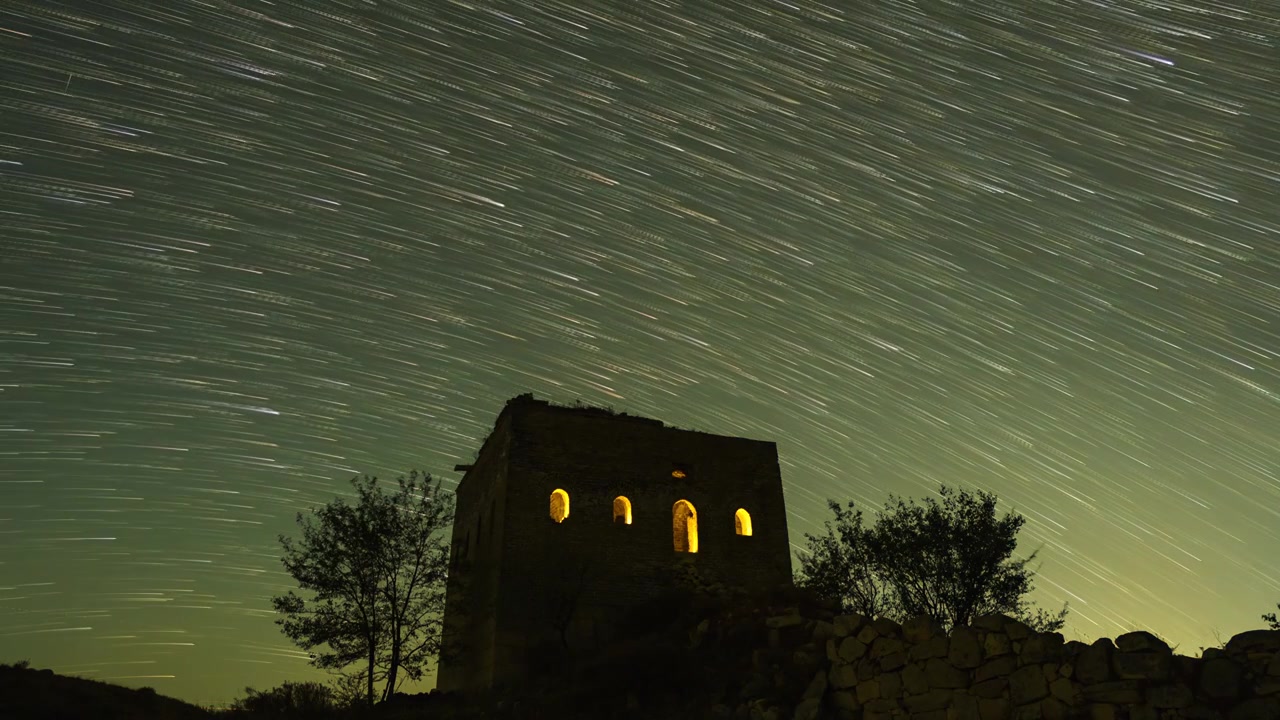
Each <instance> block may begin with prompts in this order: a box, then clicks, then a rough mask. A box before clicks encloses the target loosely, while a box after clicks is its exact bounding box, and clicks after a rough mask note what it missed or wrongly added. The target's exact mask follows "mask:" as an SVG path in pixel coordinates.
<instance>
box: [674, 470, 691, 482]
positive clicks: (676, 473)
mask: <svg viewBox="0 0 1280 720" xmlns="http://www.w3.org/2000/svg"><path fill="white" fill-rule="evenodd" d="M671 477H673V478H676V479H677V480H683V479H685V478H687V477H689V476H688V475H686V474H685V472H684V471H683V470H681V469H680V468H676V469H675V470H672V471H671Z"/></svg>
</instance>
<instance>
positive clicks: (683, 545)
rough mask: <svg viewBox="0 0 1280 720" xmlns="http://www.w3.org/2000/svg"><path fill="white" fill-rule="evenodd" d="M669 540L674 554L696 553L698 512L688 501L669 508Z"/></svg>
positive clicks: (680, 501)
mask: <svg viewBox="0 0 1280 720" xmlns="http://www.w3.org/2000/svg"><path fill="white" fill-rule="evenodd" d="M671 539H672V540H673V541H674V542H675V547H676V552H691V553H696V552H698V512H697V511H696V510H694V509H693V503H691V502H689V501H688V500H677V501H676V504H675V505H672V506H671Z"/></svg>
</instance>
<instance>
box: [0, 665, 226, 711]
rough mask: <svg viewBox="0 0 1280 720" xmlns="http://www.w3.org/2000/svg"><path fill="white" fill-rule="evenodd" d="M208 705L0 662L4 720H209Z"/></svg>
mask: <svg viewBox="0 0 1280 720" xmlns="http://www.w3.org/2000/svg"><path fill="white" fill-rule="evenodd" d="M213 717H215V715H214V714H212V713H210V712H209V711H208V710H205V709H204V708H201V707H198V706H196V705H191V704H190V703H185V702H183V701H181V700H177V699H175V698H171V697H166V696H164V695H161V694H159V693H157V692H156V691H155V690H153V689H151V688H138V689H133V688H127V687H121V686H119V685H112V684H110V683H105V682H101V681H98V680H88V679H85V678H79V677H68V676H66V675H58V674H56V673H54V672H53V671H52V670H37V669H35V668H31V667H27V665H26V663H18V664H16V665H0V718H4V720H135V719H136V720H144V719H145V720H210V719H211V718H213Z"/></svg>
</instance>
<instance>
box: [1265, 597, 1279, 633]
mask: <svg viewBox="0 0 1280 720" xmlns="http://www.w3.org/2000/svg"><path fill="white" fill-rule="evenodd" d="M1276 609H1277V610H1280V603H1276ZM1262 619H1263V620H1264V621H1266V622H1267V624H1268V625H1269V627H1268V629H1269V630H1280V618H1277V617H1276V614H1275V613H1265V614H1264V615H1263V616H1262Z"/></svg>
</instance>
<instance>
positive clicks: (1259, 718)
mask: <svg viewBox="0 0 1280 720" xmlns="http://www.w3.org/2000/svg"><path fill="white" fill-rule="evenodd" d="M1237 637H1239V636H1237ZM1276 718H1280V700H1277V699H1276V698H1270V697H1268V698H1250V699H1248V700H1245V701H1244V702H1242V703H1240V704H1238V705H1236V706H1235V707H1233V708H1231V712H1230V713H1228V714H1227V720H1276Z"/></svg>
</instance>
